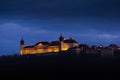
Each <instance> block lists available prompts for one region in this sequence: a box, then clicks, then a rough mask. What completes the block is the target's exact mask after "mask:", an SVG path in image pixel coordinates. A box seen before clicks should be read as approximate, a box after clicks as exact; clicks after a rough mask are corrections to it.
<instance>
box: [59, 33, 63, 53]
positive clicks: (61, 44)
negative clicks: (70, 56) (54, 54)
mask: <svg viewBox="0 0 120 80" xmlns="http://www.w3.org/2000/svg"><path fill="white" fill-rule="evenodd" d="M63 41H64V37H63V36H62V34H61V35H60V37H59V51H60V52H61V51H62V46H63Z"/></svg>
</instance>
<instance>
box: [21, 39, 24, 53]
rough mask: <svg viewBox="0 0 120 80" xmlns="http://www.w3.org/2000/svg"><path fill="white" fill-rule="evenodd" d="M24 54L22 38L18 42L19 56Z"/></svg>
mask: <svg viewBox="0 0 120 80" xmlns="http://www.w3.org/2000/svg"><path fill="white" fill-rule="evenodd" d="M23 54H24V40H23V38H22V39H21V41H20V55H23Z"/></svg>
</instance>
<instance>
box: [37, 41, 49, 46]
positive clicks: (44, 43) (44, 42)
mask: <svg viewBox="0 0 120 80" xmlns="http://www.w3.org/2000/svg"><path fill="white" fill-rule="evenodd" d="M40 43H41V44H43V45H48V44H49V42H48V41H43V42H38V43H36V44H35V45H38V44H40Z"/></svg>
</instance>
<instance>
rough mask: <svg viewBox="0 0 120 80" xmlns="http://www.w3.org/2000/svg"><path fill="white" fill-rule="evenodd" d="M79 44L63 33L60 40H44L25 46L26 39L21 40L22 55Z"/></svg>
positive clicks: (67, 47)
mask: <svg viewBox="0 0 120 80" xmlns="http://www.w3.org/2000/svg"><path fill="white" fill-rule="evenodd" d="M78 45H79V44H78V43H77V42H76V41H75V40H74V39H72V38H70V39H65V38H64V37H63V36H62V35H61V36H60V37H59V39H58V41H52V42H48V41H42V42H38V43H36V44H34V45H32V46H25V45H24V40H23V39H22V40H21V41H20V55H27V54H41V53H49V52H59V51H66V50H68V49H69V48H73V47H78Z"/></svg>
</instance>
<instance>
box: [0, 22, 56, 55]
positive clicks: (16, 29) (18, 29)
mask: <svg viewBox="0 0 120 80" xmlns="http://www.w3.org/2000/svg"><path fill="white" fill-rule="evenodd" d="M50 33H51V32H50V31H48V30H44V29H36V28H34V27H30V28H29V27H26V26H24V25H21V24H17V23H11V22H6V23H3V24H1V25H0V37H1V39H0V48H1V49H0V53H1V54H2V53H12V54H13V52H16V53H19V41H20V39H21V38H22V37H23V38H24V39H25V41H26V45H27V44H28V45H29V44H34V43H35V42H36V41H38V40H40V39H41V40H42V39H45V38H46V37H48V35H47V34H50ZM53 34H54V33H52V35H53Z"/></svg>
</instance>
